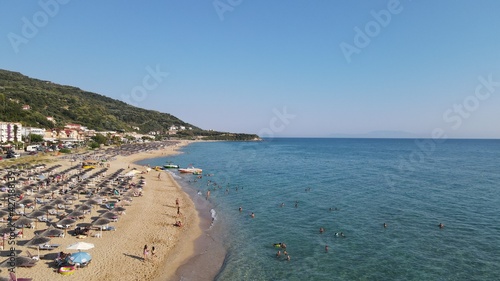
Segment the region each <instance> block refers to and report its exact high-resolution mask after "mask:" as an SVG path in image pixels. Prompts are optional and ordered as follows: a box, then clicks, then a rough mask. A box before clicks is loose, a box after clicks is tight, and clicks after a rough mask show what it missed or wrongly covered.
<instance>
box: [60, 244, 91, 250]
mask: <svg viewBox="0 0 500 281" xmlns="http://www.w3.org/2000/svg"><path fill="white" fill-rule="evenodd" d="M92 248H94V244H92V243H87V242H76V243H73V244H71V245H69V246H68V247H67V248H66V249H68V250H78V251H81V250H89V249H92Z"/></svg>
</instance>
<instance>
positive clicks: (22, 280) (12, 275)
mask: <svg viewBox="0 0 500 281" xmlns="http://www.w3.org/2000/svg"><path fill="white" fill-rule="evenodd" d="M9 274H10V275H9V276H10V278H9V281H32V280H33V278H20V277H19V278H18V277H16V274H15V273H14V272H10V273H9Z"/></svg>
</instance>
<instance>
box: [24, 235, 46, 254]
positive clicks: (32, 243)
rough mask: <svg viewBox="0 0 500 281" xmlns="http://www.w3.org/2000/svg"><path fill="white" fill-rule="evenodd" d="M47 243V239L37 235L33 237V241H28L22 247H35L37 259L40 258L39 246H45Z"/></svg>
mask: <svg viewBox="0 0 500 281" xmlns="http://www.w3.org/2000/svg"><path fill="white" fill-rule="evenodd" d="M48 242H50V238H49V237H45V236H40V235H37V236H35V237H33V239H31V240H30V241H28V243H26V244H25V245H24V246H26V247H30V246H36V248H37V251H38V257H40V245H41V244H46V243H48Z"/></svg>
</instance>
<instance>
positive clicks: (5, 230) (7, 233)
mask: <svg viewBox="0 0 500 281" xmlns="http://www.w3.org/2000/svg"><path fill="white" fill-rule="evenodd" d="M10 233H11V229H10V227H3V228H0V235H2V250H3V249H4V247H5V239H7V238H8V237H9V236H10Z"/></svg>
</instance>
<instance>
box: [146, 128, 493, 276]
mask: <svg viewBox="0 0 500 281" xmlns="http://www.w3.org/2000/svg"><path fill="white" fill-rule="evenodd" d="M182 151H183V152H184V153H183V154H180V155H178V156H174V157H169V158H162V159H154V160H147V161H143V162H142V164H151V165H163V164H165V163H166V161H167V160H171V161H172V162H174V163H176V164H179V165H181V166H187V165H189V164H193V165H194V166H195V167H199V168H203V174H204V175H203V177H202V178H201V179H198V178H197V177H196V176H194V175H179V176H178V177H176V178H177V180H178V181H179V183H181V185H183V186H185V187H186V188H193V189H195V190H196V191H200V195H196V196H197V198H195V203H196V204H198V205H200V204H201V205H203V204H207V201H206V199H205V196H206V192H207V190H210V193H211V194H210V199H209V202H210V204H211V205H212V206H213V209H214V211H215V217H216V219H215V221H214V226H213V228H214V229H216V230H214V233H213V234H212V235H214V237H216V239H218V240H219V241H221V242H222V243H223V244H224V247H225V248H226V250H227V255H226V259H225V263H224V265H223V268H222V269H221V271H220V273H219V274H218V275H217V277H216V280H221V281H225V280H500V188H499V185H500V141H499V140H446V141H444V142H442V143H434V142H433V141H432V140H420V141H417V142H416V141H415V140H389V139H291V138H289V139H286V138H283V139H282V138H276V139H272V140H271V139H269V140H265V141H262V142H210V143H194V144H191V145H189V146H188V147H185V148H184V149H183V150H182ZM175 174H176V175H178V173H177V172H176V171H175ZM207 174H211V175H209V176H207ZM239 207H242V209H243V211H242V212H239V211H238V208H239ZM252 212H253V213H255V218H253V219H252V218H251V217H250V214H251V213H252ZM384 223H386V224H387V227H386V228H384V227H383V224H384ZM439 223H443V224H444V225H445V226H444V228H442V229H440V228H439V227H438V225H439ZM320 227H323V228H324V230H325V231H324V232H323V233H320V231H319V229H320ZM340 232H342V233H343V234H344V235H345V237H336V236H335V233H340ZM279 242H284V243H286V245H287V248H286V250H287V251H288V253H289V255H290V261H287V260H286V259H285V257H284V255H283V254H282V255H281V257H279V258H277V257H276V253H277V251H278V250H279V249H278V248H275V247H273V243H279ZM325 245H328V247H329V249H328V252H326V251H325Z"/></svg>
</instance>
